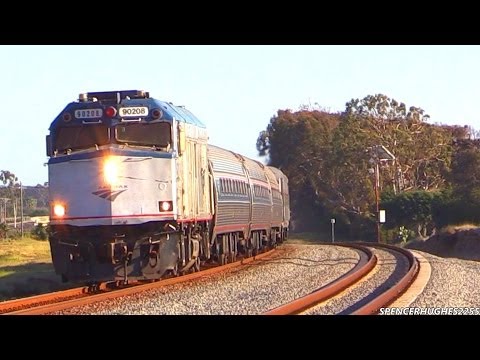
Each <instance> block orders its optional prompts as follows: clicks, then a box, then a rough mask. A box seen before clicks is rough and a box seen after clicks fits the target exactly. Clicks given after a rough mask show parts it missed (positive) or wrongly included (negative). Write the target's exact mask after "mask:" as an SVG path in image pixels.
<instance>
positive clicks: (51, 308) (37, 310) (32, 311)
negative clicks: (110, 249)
mask: <svg viewBox="0 0 480 360" xmlns="http://www.w3.org/2000/svg"><path fill="white" fill-rule="evenodd" d="M274 251H275V250H269V251H267V252H264V253H261V254H258V255H255V256H253V257H249V258H246V259H242V260H239V261H236V262H234V263H230V264H226V265H223V266H216V267H212V268H210V269H206V270H202V271H200V272H195V273H192V274H188V275H183V276H179V277H174V278H169V279H165V280H160V281H157V282H152V283H147V284H141V285H135V286H131V287H126V288H120V289H116V290H113V291H110V292H105V293H100V294H91V293H87V294H86V296H83V297H80V298H75V299H71V300H66V301H62V300H60V302H58V301H57V302H52V303H49V304H45V305H40V306H35V307H29V308H26V309H25V308H24V309H20V310H15V311H9V312H6V313H5V314H4V315H43V314H48V313H52V312H56V311H61V310H65V309H68V308H72V307H75V306H82V305H87V304H91V303H95V302H98V301H103V300H107V299H112V298H116V297H120V296H125V295H131V294H135V293H138V292H142V291H145V290H149V289H155V288H160V287H162V286H166V285H172V284H177V283H182V282H186V281H191V280H194V279H197V278H200V277H203V276H210V275H213V274H215V273H219V272H222V271H225V270H227V269H231V268H234V267H238V266H241V265H244V264H248V263H251V262H253V261H255V260H260V259H262V258H265V257H267V256H270V255H271V254H272V253H273V252H274ZM80 289H84V288H77V289H71V290H66V292H68V291H71V292H72V293H71V294H70V295H69V296H70V297H72V296H78V295H80V294H85V293H84V292H83V293H82V292H80V293H79V291H80ZM73 290H76V295H74V294H75V292H74V291H73ZM64 293H65V292H63V291H60V292H57V293H51V294H45V295H37V296H34V297H31V298H25V299H18V300H11V301H6V302H3V303H0V305H2V306H3V308H7V309H11V308H18V307H25V306H28V304H27V305H25V303H30V304H38V303H44V302H45V301H46V300H45V299H49V300H48V301H50V302H51V301H52V300H54V299H55V298H57V299H58V298H60V299H65V297H69V296H64ZM55 294H56V295H55ZM42 297H45V299H42ZM32 298H36V300H37V301H32V300H31V299H32ZM22 300H23V301H24V302H25V303H23V304H22ZM38 300H40V301H38ZM13 303H15V306H14V307H9V305H10V304H13Z"/></svg>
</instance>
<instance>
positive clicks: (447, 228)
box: [440, 224, 479, 234]
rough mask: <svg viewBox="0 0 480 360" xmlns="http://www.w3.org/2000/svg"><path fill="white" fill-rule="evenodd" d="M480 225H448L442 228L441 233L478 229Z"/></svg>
mask: <svg viewBox="0 0 480 360" xmlns="http://www.w3.org/2000/svg"><path fill="white" fill-rule="evenodd" d="M478 227H479V225H475V224H461V225H448V226H445V227H444V228H442V229H441V230H440V233H441V234H442V233H449V234H453V233H455V232H457V231H462V230H471V229H477V228H478Z"/></svg>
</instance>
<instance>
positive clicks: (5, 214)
mask: <svg viewBox="0 0 480 360" xmlns="http://www.w3.org/2000/svg"><path fill="white" fill-rule="evenodd" d="M0 200H2V201H3V208H2V211H1V214H0V215H1V217H0V220H1V219H2V218H3V222H4V223H5V224H6V223H7V201H9V200H10V199H9V198H0Z"/></svg>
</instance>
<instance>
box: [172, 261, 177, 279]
mask: <svg viewBox="0 0 480 360" xmlns="http://www.w3.org/2000/svg"><path fill="white" fill-rule="evenodd" d="M172 275H173V276H175V277H176V276H178V264H175V267H174V268H173V269H172Z"/></svg>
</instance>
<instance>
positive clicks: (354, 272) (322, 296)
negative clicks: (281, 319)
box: [264, 244, 377, 315]
mask: <svg viewBox="0 0 480 360" xmlns="http://www.w3.org/2000/svg"><path fill="white" fill-rule="evenodd" d="M329 245H332V244H329ZM335 245H336V246H338V245H340V246H345V247H353V248H355V249H357V250H360V251H362V252H363V253H365V254H366V256H367V258H368V260H367V261H359V263H358V264H357V265H356V266H355V267H354V268H353V269H351V270H350V271H349V272H347V273H346V274H345V275H343V276H341V277H340V278H338V279H336V280H334V281H333V282H331V283H329V284H327V285H325V286H323V287H321V288H320V289H318V290H316V291H314V292H313V293H311V294H308V295H306V296H304V297H301V298H299V299H296V300H294V301H292V302H290V303H288V304H285V305H281V306H279V307H277V308H275V309H273V310H270V311H268V312H266V313H265V314H264V315H293V314H298V313H300V312H302V311H304V310H306V309H308V308H310V307H312V306H314V305H316V304H318V303H320V302H322V301H325V300H327V299H328V298H330V297H332V296H334V295H336V294H338V293H339V292H341V291H342V290H344V289H346V288H347V287H349V286H352V285H353V284H355V283H356V282H357V281H359V280H360V279H361V278H362V277H364V276H365V275H366V274H368V273H369V272H370V271H371V270H372V269H373V268H374V267H375V265H376V264H377V257H376V256H375V255H374V254H373V253H372V251H371V250H370V249H368V248H367V247H365V246H362V245H357V244H335Z"/></svg>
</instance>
